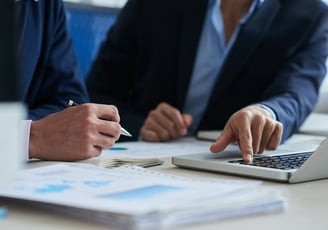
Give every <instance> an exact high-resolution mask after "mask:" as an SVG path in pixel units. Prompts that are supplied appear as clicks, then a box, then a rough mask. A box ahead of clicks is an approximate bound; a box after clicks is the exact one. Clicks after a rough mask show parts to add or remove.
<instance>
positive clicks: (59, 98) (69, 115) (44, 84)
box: [14, 0, 120, 161]
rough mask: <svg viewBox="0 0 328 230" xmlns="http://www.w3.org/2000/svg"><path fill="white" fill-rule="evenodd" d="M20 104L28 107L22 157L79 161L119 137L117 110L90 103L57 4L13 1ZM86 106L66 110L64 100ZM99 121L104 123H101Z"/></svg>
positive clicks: (59, 1)
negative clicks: (21, 102)
mask: <svg viewBox="0 0 328 230" xmlns="http://www.w3.org/2000/svg"><path fill="white" fill-rule="evenodd" d="M14 4H15V17H16V27H15V28H16V31H17V60H18V68H17V70H18V78H19V87H18V88H19V99H20V100H21V101H23V102H24V103H25V104H26V106H27V108H28V118H27V120H26V121H24V122H23V126H24V127H25V130H26V143H25V144H26V158H27V159H28V158H38V159H44V160H63V161H73V160H83V159H86V158H89V157H93V156H98V155H99V154H100V153H101V150H102V149H105V148H109V147H110V146H112V145H114V143H115V141H116V140H117V139H118V138H119V135H120V125H119V123H118V122H119V119H120V118H119V115H118V111H117V108H116V107H115V106H111V105H98V104H91V103H86V102H88V101H89V97H88V94H87V92H86V88H85V85H84V82H83V81H82V79H81V77H80V73H79V70H78V63H77V61H76V60H77V59H76V56H75V54H74V50H73V46H72V40H71V37H70V35H69V33H68V31H67V28H66V18H65V11H64V7H63V2H62V0H39V1H38V0H18V1H15V3H14ZM70 99H71V100H74V101H76V102H77V103H86V104H84V105H81V106H74V107H71V108H66V106H67V102H68V100H70ZM100 118H104V119H107V121H104V120H103V119H100Z"/></svg>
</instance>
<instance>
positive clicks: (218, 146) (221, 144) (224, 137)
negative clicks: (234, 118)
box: [210, 128, 235, 153]
mask: <svg viewBox="0 0 328 230" xmlns="http://www.w3.org/2000/svg"><path fill="white" fill-rule="evenodd" d="M234 141H235V138H234V135H233V133H232V130H231V129H230V128H225V129H224V130H223V132H222V133H221V134H220V136H219V137H218V139H217V140H216V141H215V142H214V143H213V144H212V145H211V146H210V151H211V152H213V153H217V152H221V151H223V150H224V149H225V148H226V147H227V146H228V145H229V144H230V143H232V142H234Z"/></svg>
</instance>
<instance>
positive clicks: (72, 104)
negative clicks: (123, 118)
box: [67, 100, 132, 137]
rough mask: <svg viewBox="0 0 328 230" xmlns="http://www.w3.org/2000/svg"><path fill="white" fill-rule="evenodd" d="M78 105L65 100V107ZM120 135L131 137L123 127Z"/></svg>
mask: <svg viewBox="0 0 328 230" xmlns="http://www.w3.org/2000/svg"><path fill="white" fill-rule="evenodd" d="M77 105H79V104H78V103H76V102H75V101H73V100H68V102H67V107H71V106H77ZM121 135H124V136H127V137H132V135H131V134H130V133H129V132H128V131H127V130H126V129H124V128H123V127H121Z"/></svg>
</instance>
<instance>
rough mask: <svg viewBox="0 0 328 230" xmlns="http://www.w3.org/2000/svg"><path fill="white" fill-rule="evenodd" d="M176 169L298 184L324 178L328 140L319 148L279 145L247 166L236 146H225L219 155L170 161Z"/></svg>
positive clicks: (189, 155) (255, 158)
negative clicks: (177, 167) (189, 169)
mask: <svg viewBox="0 0 328 230" xmlns="http://www.w3.org/2000/svg"><path fill="white" fill-rule="evenodd" d="M172 163H173V164H174V165H176V166H180V167H184V168H191V169H198V170H205V171H212V172H218V173H225V174H233V175H240V176H247V177H254V178H258V179H265V180H272V181H279V182H286V183H300V182H305V181H311V180H318V179H324V178H328V138H326V139H325V140H323V141H322V142H321V143H320V145H319V146H316V147H314V145H312V147H311V145H307V144H304V145H302V144H299V143H298V144H295V143H293V144H283V145H280V146H279V148H278V149H277V150H275V151H265V152H264V153H263V154H257V155H255V156H254V160H253V162H252V163H250V164H247V163H245V162H243V160H242V158H241V152H240V150H239V146H238V145H229V146H228V147H227V148H226V149H225V150H224V151H223V152H221V153H215V154H214V153H211V152H205V153H196V154H187V155H180V156H174V157H172Z"/></svg>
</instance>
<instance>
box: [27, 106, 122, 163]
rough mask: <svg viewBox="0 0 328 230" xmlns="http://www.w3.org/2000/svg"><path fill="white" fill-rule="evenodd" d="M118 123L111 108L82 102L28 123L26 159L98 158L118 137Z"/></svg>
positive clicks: (113, 109) (113, 107) (67, 159)
mask: <svg viewBox="0 0 328 230" xmlns="http://www.w3.org/2000/svg"><path fill="white" fill-rule="evenodd" d="M70 103H72V102H70ZM70 106H72V105H70ZM119 122H120V116H119V113H118V110H117V108H116V107H115V106H113V105H104V104H95V103H85V104H83V105H81V106H73V107H71V108H68V109H64V110H62V111H60V112H57V113H52V114H49V115H48V116H46V117H44V118H42V119H39V120H35V121H32V123H31V129H30V141H29V157H30V158H36V159H42V160H51V161H78V160H85V159H88V158H91V157H96V156H99V155H100V154H101V153H102V150H103V149H108V148H111V147H112V146H113V145H115V143H116V141H117V140H118V139H119V138H120V135H121V134H120V133H121V130H120V128H121V126H120V124H119Z"/></svg>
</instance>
